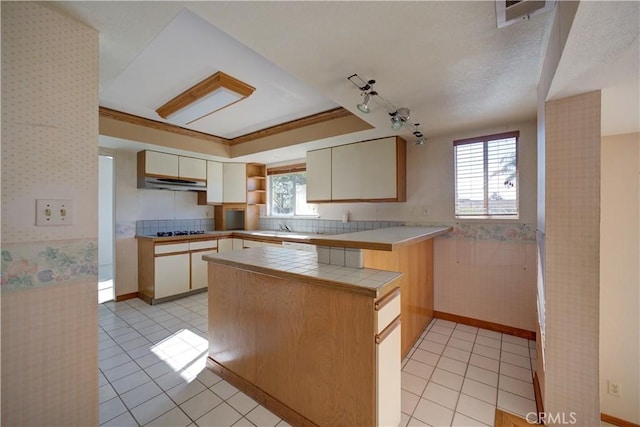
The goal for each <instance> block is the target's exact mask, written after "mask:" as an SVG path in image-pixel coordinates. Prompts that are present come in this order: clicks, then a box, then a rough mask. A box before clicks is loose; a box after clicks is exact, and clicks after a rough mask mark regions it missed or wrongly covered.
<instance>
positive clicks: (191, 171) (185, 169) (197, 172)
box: [178, 156, 207, 181]
mask: <svg viewBox="0 0 640 427" xmlns="http://www.w3.org/2000/svg"><path fill="white" fill-rule="evenodd" d="M178 172H179V173H180V178H187V179H197V180H202V181H204V180H206V179H207V161H206V160H204V159H195V158H193V157H183V156H179V157H178Z"/></svg>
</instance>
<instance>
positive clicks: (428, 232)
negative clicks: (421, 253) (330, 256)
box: [309, 227, 451, 251]
mask: <svg viewBox="0 0 640 427" xmlns="http://www.w3.org/2000/svg"><path fill="white" fill-rule="evenodd" d="M449 231H451V227H388V228H379V229H377V230H367V231H357V232H355V233H345V234H336V235H333V236H326V237H321V236H319V237H314V236H311V237H310V238H309V242H310V243H313V244H314V245H318V246H330V247H345V248H355V249H374V250H381V251H392V250H394V249H395V248H398V247H401V246H406V245H411V244H414V243H418V242H420V241H423V240H427V239H433V238H434V237H436V236H440V235H442V234H445V233H448V232H449Z"/></svg>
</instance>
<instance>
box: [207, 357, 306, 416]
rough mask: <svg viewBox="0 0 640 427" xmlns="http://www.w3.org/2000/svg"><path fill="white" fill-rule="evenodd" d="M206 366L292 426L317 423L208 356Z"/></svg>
mask: <svg viewBox="0 0 640 427" xmlns="http://www.w3.org/2000/svg"><path fill="white" fill-rule="evenodd" d="M207 368H208V369H209V370H211V371H212V372H213V373H215V374H216V375H218V376H219V377H220V378H222V379H224V380H225V381H227V382H228V383H229V384H231V385H232V386H234V387H235V388H237V389H238V390H240V391H241V392H243V393H244V394H246V395H247V396H249V397H251V398H252V399H253V400H255V401H256V402H258V403H259V404H261V405H262V406H264V407H265V408H267V409H268V410H270V411H271V412H273V413H274V414H276V415H277V416H279V417H280V418H282V419H283V420H285V421H286V422H287V423H289V424H291V425H293V426H300V427H317V424H315V423H313V422H312V421H311V420H309V419H308V418H305V417H304V416H302V415H300V414H299V413H297V412H296V411H294V410H293V409H291V408H289V407H288V406H287V405H285V404H284V403H282V402H280V401H279V400H277V399H276V398H275V397H273V396H271V395H270V394H268V393H265V392H264V391H262V390H261V389H260V388H258V387H256V386H255V385H253V384H251V383H250V382H249V381H247V380H245V379H244V378H242V377H240V376H238V375H236V374H235V373H233V372H232V371H230V370H229V369H227V368H225V367H224V366H222V365H221V364H219V363H218V362H216V361H215V360H213V359H212V358H210V357H207Z"/></svg>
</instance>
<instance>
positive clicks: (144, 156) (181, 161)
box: [138, 150, 207, 181]
mask: <svg viewBox="0 0 640 427" xmlns="http://www.w3.org/2000/svg"><path fill="white" fill-rule="evenodd" d="M140 162H142V163H143V164H144V169H143V170H144V174H145V175H147V176H148V175H157V176H162V177H172V178H184V179H192V180H198V181H205V180H206V179H207V161H206V160H204V159H197V158H195V157H184V156H177V155H175V154H169V153H160V152H158V151H151V150H145V151H142V152H140V153H138V167H139V168H140V166H141V165H140ZM139 170H140V169H139Z"/></svg>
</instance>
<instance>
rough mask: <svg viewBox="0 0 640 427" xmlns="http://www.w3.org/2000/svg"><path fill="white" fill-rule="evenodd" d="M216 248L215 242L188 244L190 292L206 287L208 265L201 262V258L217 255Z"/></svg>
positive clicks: (206, 241) (216, 242)
mask: <svg viewBox="0 0 640 427" xmlns="http://www.w3.org/2000/svg"><path fill="white" fill-rule="evenodd" d="M217 247H218V241H217V240H204V241H201V242H191V243H189V250H190V251H191V290H194V289H202V288H206V287H207V265H208V264H209V263H208V262H206V261H203V260H202V257H203V256H205V255H211V254H215V253H217V252H218V249H216V248H217Z"/></svg>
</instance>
